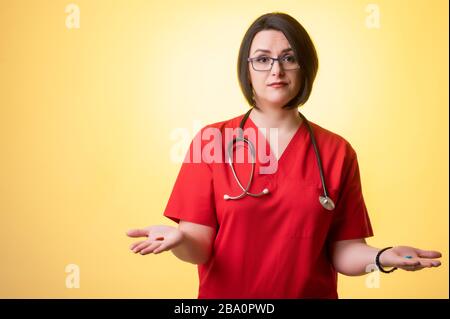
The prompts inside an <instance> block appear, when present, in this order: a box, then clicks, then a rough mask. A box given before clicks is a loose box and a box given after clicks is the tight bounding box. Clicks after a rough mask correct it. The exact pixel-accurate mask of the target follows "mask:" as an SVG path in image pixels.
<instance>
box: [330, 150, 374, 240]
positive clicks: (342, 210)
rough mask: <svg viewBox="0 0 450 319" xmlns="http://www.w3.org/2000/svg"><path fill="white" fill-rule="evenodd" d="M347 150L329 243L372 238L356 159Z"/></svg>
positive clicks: (352, 151) (352, 152) (354, 155)
mask: <svg viewBox="0 0 450 319" xmlns="http://www.w3.org/2000/svg"><path fill="white" fill-rule="evenodd" d="M349 150H350V151H349V152H348V157H347V160H345V161H344V163H345V164H344V168H343V175H342V182H341V188H340V198H339V200H338V202H337V204H336V211H335V216H334V218H333V221H332V224H331V228H330V233H329V235H328V240H329V241H330V242H333V241H337V240H348V239H358V238H365V237H371V236H373V230H372V225H371V223H370V219H369V214H368V212H367V208H366V204H365V202H364V197H363V193H362V187H361V177H360V173H359V165H358V159H357V156H356V152H355V151H354V150H353V149H352V148H351V147H350V148H349Z"/></svg>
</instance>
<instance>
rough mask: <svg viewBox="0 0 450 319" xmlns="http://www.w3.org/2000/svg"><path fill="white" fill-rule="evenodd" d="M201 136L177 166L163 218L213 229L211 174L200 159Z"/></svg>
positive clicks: (197, 137)
mask: <svg viewBox="0 0 450 319" xmlns="http://www.w3.org/2000/svg"><path fill="white" fill-rule="evenodd" d="M201 132H202V130H201V131H200V132H199V133H197V135H196V137H195V138H194V139H193V140H192V142H191V144H190V146H189V150H188V152H187V154H186V156H185V158H184V161H183V163H182V164H181V168H180V171H179V173H178V176H177V178H176V180H175V184H174V186H173V189H172V192H171V194H170V197H169V200H168V202H167V205H166V208H165V210H164V214H163V215H164V216H166V217H168V218H170V219H171V220H173V221H175V222H176V223H179V222H180V219H181V220H185V221H188V222H192V223H197V224H202V225H206V226H210V227H213V228H217V218H216V209H215V202H214V189H213V177H212V176H213V174H212V168H211V167H210V165H209V164H208V163H206V162H204V161H203V159H202V156H201V154H200V153H201V149H203V146H202V145H201V144H202V142H201Z"/></svg>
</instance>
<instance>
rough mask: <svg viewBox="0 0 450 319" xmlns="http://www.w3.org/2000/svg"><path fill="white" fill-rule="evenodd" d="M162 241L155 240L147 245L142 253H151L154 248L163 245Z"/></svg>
mask: <svg viewBox="0 0 450 319" xmlns="http://www.w3.org/2000/svg"><path fill="white" fill-rule="evenodd" d="M161 243H162V242H160V241H154V242H153V243H151V244H150V245H149V246H148V247H146V248H145V249H142V250H141V255H147V254H150V253H151V252H153V250H155V249H156V248H158V247H159V246H160V245H161Z"/></svg>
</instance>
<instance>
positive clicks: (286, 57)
mask: <svg viewBox="0 0 450 319" xmlns="http://www.w3.org/2000/svg"><path fill="white" fill-rule="evenodd" d="M283 60H285V61H287V62H295V57H294V56H293V55H286V56H285V57H284V58H283Z"/></svg>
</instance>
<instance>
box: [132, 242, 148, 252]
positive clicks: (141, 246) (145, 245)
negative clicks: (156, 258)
mask: <svg viewBox="0 0 450 319" xmlns="http://www.w3.org/2000/svg"><path fill="white" fill-rule="evenodd" d="M150 244H151V243H150V242H148V240H146V241H144V242H142V243H141V244H139V245H137V246H136V247H135V248H134V249H133V251H134V253H135V254H136V253H138V252H140V251H141V250H142V249H144V248H146V247H147V246H148V245H150Z"/></svg>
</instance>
